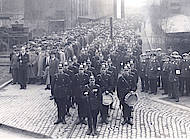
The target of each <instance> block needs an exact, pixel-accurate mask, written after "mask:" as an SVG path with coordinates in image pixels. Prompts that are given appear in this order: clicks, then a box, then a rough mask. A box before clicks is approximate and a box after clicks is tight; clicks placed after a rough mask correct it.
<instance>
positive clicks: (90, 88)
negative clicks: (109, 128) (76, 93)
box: [84, 75, 102, 136]
mask: <svg viewBox="0 0 190 140" xmlns="http://www.w3.org/2000/svg"><path fill="white" fill-rule="evenodd" d="M84 96H85V97H86V106H87V117H88V131H87V135H90V134H91V133H92V135H93V136H94V135H97V130H96V124H97V116H98V113H99V110H100V107H101V102H102V93H101V89H100V86H99V85H97V84H95V78H94V76H93V75H92V76H90V79H89V84H88V85H85V89H84Z"/></svg>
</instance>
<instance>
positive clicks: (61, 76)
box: [54, 64, 70, 124]
mask: <svg viewBox="0 0 190 140" xmlns="http://www.w3.org/2000/svg"><path fill="white" fill-rule="evenodd" d="M69 86H70V79H69V75H68V74H66V73H64V72H63V66H62V64H59V68H58V73H57V74H55V77H54V100H55V103H56V105H57V111H58V120H57V121H56V122H55V123H54V124H59V123H61V122H62V123H63V124H66V121H65V115H66V98H67V92H68V89H69Z"/></svg>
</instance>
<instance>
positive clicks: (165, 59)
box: [139, 48, 190, 102]
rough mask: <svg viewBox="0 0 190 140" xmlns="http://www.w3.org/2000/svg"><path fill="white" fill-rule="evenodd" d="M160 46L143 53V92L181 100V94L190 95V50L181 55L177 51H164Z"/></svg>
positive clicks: (141, 68)
mask: <svg viewBox="0 0 190 140" xmlns="http://www.w3.org/2000/svg"><path fill="white" fill-rule="evenodd" d="M161 51H162V50H161V49H160V48H158V49H156V50H146V53H145V54H141V63H140V68H139V75H140V78H141V87H142V92H149V94H157V88H158V87H160V89H163V90H164V93H162V94H163V95H168V97H169V98H170V99H175V101H176V102H179V97H180V96H189V95H190V52H189V53H183V54H182V55H180V54H179V53H178V52H177V51H173V52H170V53H162V52H161Z"/></svg>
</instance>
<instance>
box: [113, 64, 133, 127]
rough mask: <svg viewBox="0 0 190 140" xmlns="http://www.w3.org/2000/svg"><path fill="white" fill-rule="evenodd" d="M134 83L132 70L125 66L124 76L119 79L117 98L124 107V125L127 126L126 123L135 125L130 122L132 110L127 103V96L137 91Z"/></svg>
mask: <svg viewBox="0 0 190 140" xmlns="http://www.w3.org/2000/svg"><path fill="white" fill-rule="evenodd" d="M132 81H134V79H133V77H131V75H130V68H129V67H128V66H125V67H124V71H123V74H122V75H121V76H120V77H119V79H118V83H117V96H118V98H119V101H120V104H121V105H122V106H123V108H122V111H123V118H124V120H123V122H122V125H125V124H126V123H128V124H130V125H133V123H132V122H131V121H130V117H131V112H132V109H131V107H130V106H129V105H128V104H126V103H125V96H126V95H127V94H128V93H129V92H131V91H135V89H133V88H134V87H135V85H134V83H135V82H132Z"/></svg>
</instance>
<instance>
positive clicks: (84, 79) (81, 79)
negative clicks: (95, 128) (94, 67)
mask: <svg viewBox="0 0 190 140" xmlns="http://www.w3.org/2000/svg"><path fill="white" fill-rule="evenodd" d="M88 82H89V77H88V75H87V74H85V73H84V67H83V65H80V66H79V73H78V74H76V75H75V80H74V85H75V86H76V87H75V91H74V95H75V99H76V102H77V104H78V119H79V120H78V121H77V122H76V124H77V125H79V124H81V123H82V124H87V123H86V121H85V117H86V116H87V114H86V106H85V104H84V96H83V91H84V87H85V85H86V84H88Z"/></svg>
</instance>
